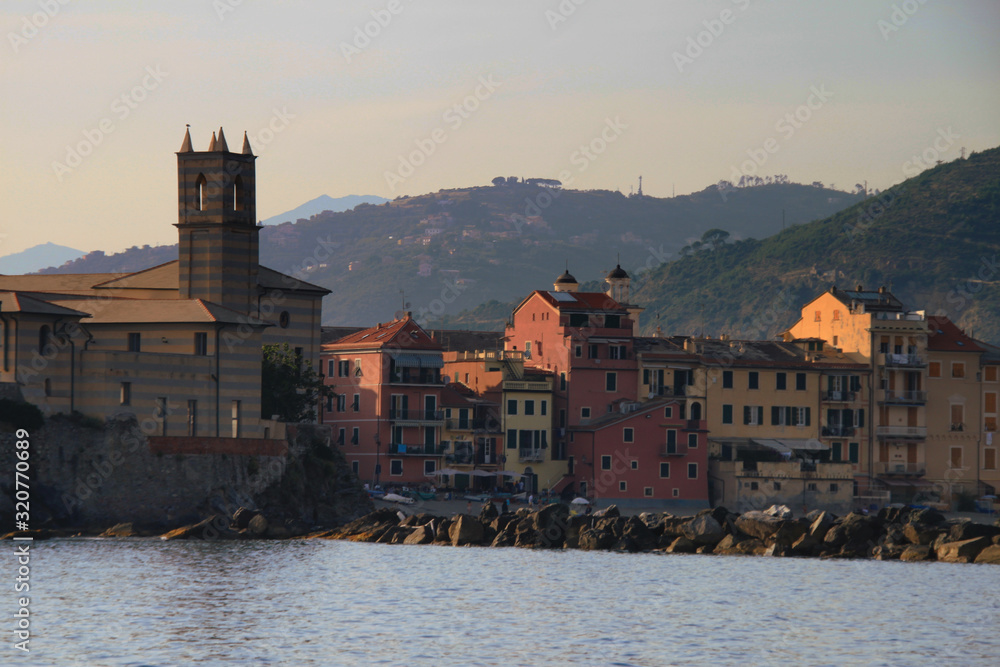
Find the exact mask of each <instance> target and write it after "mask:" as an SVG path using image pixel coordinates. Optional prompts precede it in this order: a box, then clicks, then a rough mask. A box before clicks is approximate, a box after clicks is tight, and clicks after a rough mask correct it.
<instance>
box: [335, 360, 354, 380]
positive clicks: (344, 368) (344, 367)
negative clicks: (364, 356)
mask: <svg viewBox="0 0 1000 667" xmlns="http://www.w3.org/2000/svg"><path fill="white" fill-rule="evenodd" d="M350 374H351V362H350V361H348V360H347V359H344V360H343V361H340V362H338V363H337V377H342V378H346V377H348V376H350Z"/></svg>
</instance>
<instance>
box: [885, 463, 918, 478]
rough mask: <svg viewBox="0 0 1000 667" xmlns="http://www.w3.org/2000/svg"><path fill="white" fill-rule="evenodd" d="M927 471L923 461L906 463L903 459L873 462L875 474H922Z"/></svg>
mask: <svg viewBox="0 0 1000 667" xmlns="http://www.w3.org/2000/svg"><path fill="white" fill-rule="evenodd" d="M926 472H927V464H925V463H916V462H914V463H908V462H904V461H889V462H885V461H882V462H877V463H876V464H875V474H877V475H915V476H919V475H923V474H925V473H926Z"/></svg>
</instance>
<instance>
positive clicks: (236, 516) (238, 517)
mask: <svg viewBox="0 0 1000 667" xmlns="http://www.w3.org/2000/svg"><path fill="white" fill-rule="evenodd" d="M258 514H260V512H258V511H257V510H252V509H250V508H249V507H240V508H239V509H238V510H236V511H235V512H233V526H234V527H235V528H236V529H237V530H243V529H244V528H246V527H247V526H249V525H250V519H252V518H254V517H255V516H257V515H258Z"/></svg>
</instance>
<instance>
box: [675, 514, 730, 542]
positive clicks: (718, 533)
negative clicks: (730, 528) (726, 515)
mask: <svg viewBox="0 0 1000 667" xmlns="http://www.w3.org/2000/svg"><path fill="white" fill-rule="evenodd" d="M725 536H726V531H725V530H723V529H722V526H721V525H719V522H718V521H716V519H715V517H713V516H712V515H710V514H703V515H701V516H696V517H695V518H693V519H691V521H689V522H688V523H687V524H686V525H685V526H684V537H686V538H687V539H689V540H691V541H692V542H693V543H695V544H697V545H703V544H710V545H712V546H715V545H716V544H718V543H719V541H720V540H722V538H723V537H725Z"/></svg>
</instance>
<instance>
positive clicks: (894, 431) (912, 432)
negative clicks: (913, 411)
mask: <svg viewBox="0 0 1000 667" xmlns="http://www.w3.org/2000/svg"><path fill="white" fill-rule="evenodd" d="M875 435H876V437H878V439H879V440H923V439H924V438H926V437H927V427H926V426H876V427H875Z"/></svg>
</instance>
